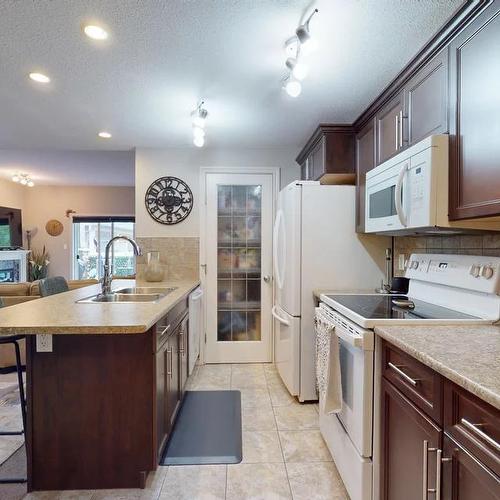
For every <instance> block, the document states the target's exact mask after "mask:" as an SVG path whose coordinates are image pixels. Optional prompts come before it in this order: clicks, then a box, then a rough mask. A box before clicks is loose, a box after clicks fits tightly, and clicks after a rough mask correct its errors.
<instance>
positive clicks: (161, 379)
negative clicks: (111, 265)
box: [0, 280, 199, 491]
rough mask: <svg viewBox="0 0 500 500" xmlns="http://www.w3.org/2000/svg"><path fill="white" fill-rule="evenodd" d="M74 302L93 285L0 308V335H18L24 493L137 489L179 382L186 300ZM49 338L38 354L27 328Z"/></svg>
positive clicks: (162, 436)
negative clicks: (22, 338)
mask: <svg viewBox="0 0 500 500" xmlns="http://www.w3.org/2000/svg"><path fill="white" fill-rule="evenodd" d="M198 284H199V282H198V281H194V280H193V281H186V282H179V283H172V282H169V283H155V284H154V285H152V284H151V283H149V284H144V283H143V284H141V283H136V282H135V281H133V280H115V281H114V282H113V289H114V290H117V289H122V288H127V287H134V286H141V285H142V286H154V287H155V288H156V287H165V288H166V287H171V288H175V289H174V290H173V291H171V292H170V293H169V294H167V295H166V296H164V297H162V298H160V299H159V300H158V301H156V302H134V303H130V302H120V303H116V302H114V303H79V302H78V301H79V300H81V299H86V298H88V297H91V296H94V295H96V294H98V293H99V292H100V287H99V285H93V286H89V287H85V288H80V289H77V290H73V291H70V292H65V293H62V294H58V295H52V296H50V297H45V298H42V299H38V300H35V301H31V302H28V303H24V304H18V305H15V306H11V307H8V308H4V309H2V310H0V335H20V334H23V335H27V344H26V351H27V352H26V355H27V360H26V370H27V376H26V379H27V406H28V415H27V429H26V452H27V468H28V491H37V490H73V489H98V488H137V487H144V485H145V481H146V477H147V475H148V472H149V471H151V470H154V469H156V467H157V465H158V461H159V458H160V454H161V452H162V450H163V447H164V445H165V442H166V439H167V437H168V433H169V432H170V430H171V428H172V425H173V422H174V420H175V417H176V414H177V410H178V408H179V406H180V402H181V400H182V394H183V389H184V385H185V381H186V379H187V366H188V365H187V321H188V320H187V305H188V303H187V299H188V295H189V293H190V292H191V291H192V290H193V289H194V288H196V286H197V285H198ZM41 334H45V335H50V336H51V337H49V339H48V340H49V345H50V340H51V341H52V346H51V349H50V352H41V350H42V346H41V344H40V343H38V344H39V345H38V346H37V335H41Z"/></svg>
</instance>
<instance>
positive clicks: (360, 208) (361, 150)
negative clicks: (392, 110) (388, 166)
mask: <svg viewBox="0 0 500 500" xmlns="http://www.w3.org/2000/svg"><path fill="white" fill-rule="evenodd" d="M375 137H376V135H375V119H373V120H370V121H369V122H368V123H367V124H366V125H365V126H364V127H363V128H362V129H361V130H360V131H359V132H358V134H357V135H356V231H357V232H358V233H364V232H365V186H366V172H368V171H369V170H371V169H372V168H374V167H375V164H376V151H375Z"/></svg>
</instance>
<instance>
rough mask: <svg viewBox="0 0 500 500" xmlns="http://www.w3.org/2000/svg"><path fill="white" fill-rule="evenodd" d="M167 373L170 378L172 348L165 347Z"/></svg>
mask: <svg viewBox="0 0 500 500" xmlns="http://www.w3.org/2000/svg"><path fill="white" fill-rule="evenodd" d="M167 375H170V378H172V348H170V349H167Z"/></svg>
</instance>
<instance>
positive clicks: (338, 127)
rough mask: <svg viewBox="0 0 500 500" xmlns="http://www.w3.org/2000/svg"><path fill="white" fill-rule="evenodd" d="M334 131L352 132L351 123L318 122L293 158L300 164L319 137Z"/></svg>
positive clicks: (318, 140)
mask: <svg viewBox="0 0 500 500" xmlns="http://www.w3.org/2000/svg"><path fill="white" fill-rule="evenodd" d="M329 133H336V134H353V133H354V128H353V126H352V125H349V124H347V123H342V124H333V123H320V124H319V125H318V127H317V128H316V130H315V131H314V132H313V134H312V135H311V137H310V138H309V139H308V141H307V142H306V144H305V146H304V147H303V148H302V150H301V151H300V153H299V154H298V155H297V158H295V161H296V162H297V163H298V164H299V165H301V164H302V163H303V162H304V160H305V159H306V158H307V157H308V156H309V153H310V152H311V151H312V150H313V149H314V148H315V146H316V145H317V144H318V143H319V142H320V141H321V138H322V137H323V136H324V135H325V134H329Z"/></svg>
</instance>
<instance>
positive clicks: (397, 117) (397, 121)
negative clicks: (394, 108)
mask: <svg viewBox="0 0 500 500" xmlns="http://www.w3.org/2000/svg"><path fill="white" fill-rule="evenodd" d="M394 118H395V119H396V126H395V127H394V129H395V131H396V151H397V150H398V149H399V114H398V115H396V116H395V117H394Z"/></svg>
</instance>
